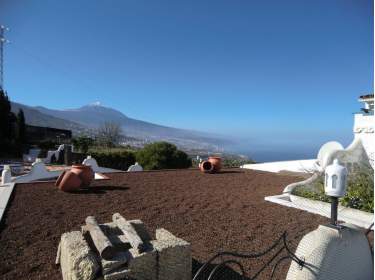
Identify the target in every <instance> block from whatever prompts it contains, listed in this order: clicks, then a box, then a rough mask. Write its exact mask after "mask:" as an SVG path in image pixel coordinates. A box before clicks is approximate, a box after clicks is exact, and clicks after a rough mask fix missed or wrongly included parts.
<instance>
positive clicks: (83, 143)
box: [72, 136, 94, 154]
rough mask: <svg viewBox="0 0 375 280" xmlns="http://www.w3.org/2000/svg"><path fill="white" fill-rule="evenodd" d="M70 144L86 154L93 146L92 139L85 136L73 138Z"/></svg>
mask: <svg viewBox="0 0 375 280" xmlns="http://www.w3.org/2000/svg"><path fill="white" fill-rule="evenodd" d="M72 143H73V145H74V147H75V148H76V149H77V150H79V151H80V152H81V153H84V154H86V153H87V151H88V150H89V148H90V147H91V146H92V145H93V144H94V139H92V138H90V137H87V136H79V137H76V138H73V139H72Z"/></svg>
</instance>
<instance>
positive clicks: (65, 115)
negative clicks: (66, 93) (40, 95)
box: [12, 103, 229, 150]
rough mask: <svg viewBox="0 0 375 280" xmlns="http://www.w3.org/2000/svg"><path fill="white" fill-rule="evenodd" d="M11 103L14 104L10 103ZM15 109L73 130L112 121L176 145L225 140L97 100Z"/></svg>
mask: <svg viewBox="0 0 375 280" xmlns="http://www.w3.org/2000/svg"><path fill="white" fill-rule="evenodd" d="M13 104H14V105H13ZM13 104H12V108H13V107H14V108H13V109H14V110H16V111H18V108H20V107H22V108H23V109H24V111H25V116H26V121H27V123H29V124H34V125H41V126H51V127H57V128H64V129H71V130H72V131H73V133H77V132H82V131H84V130H93V129H95V128H97V127H99V126H100V125H102V124H103V123H105V122H114V123H117V124H119V125H120V126H121V128H122V129H123V133H124V134H125V135H127V136H132V137H136V138H142V139H148V140H151V141H160V140H164V141H169V142H172V143H175V144H177V145H178V146H180V147H185V148H195V149H210V150H212V149H213V148H215V147H216V146H222V145H225V144H227V143H228V142H229V141H228V140H225V139H222V138H219V137H216V136H213V135H210V134H208V133H203V132H196V131H190V130H184V129H178V128H173V127H167V126H163V125H158V124H154V123H150V122H145V121H141V120H137V119H133V118H129V117H127V116H126V115H124V114H123V113H121V112H119V111H117V110H114V109H112V108H108V107H104V106H101V105H99V104H91V105H86V106H83V107H81V108H77V109H66V110H54V109H49V108H45V107H41V106H38V107H29V106H26V105H22V104H19V103H13Z"/></svg>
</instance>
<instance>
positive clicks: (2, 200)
mask: <svg viewBox="0 0 375 280" xmlns="http://www.w3.org/2000/svg"><path fill="white" fill-rule="evenodd" d="M15 185H16V183H9V184H5V185H0V223H1V220H2V218H3V215H4V212H5V210H6V208H7V204H8V202H9V199H10V196H11V195H12V192H13V189H14V186H15Z"/></svg>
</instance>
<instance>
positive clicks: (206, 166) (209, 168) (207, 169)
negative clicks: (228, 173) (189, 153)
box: [199, 161, 214, 173]
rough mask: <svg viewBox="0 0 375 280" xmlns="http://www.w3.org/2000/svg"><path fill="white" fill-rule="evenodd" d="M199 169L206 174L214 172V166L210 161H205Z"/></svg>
mask: <svg viewBox="0 0 375 280" xmlns="http://www.w3.org/2000/svg"><path fill="white" fill-rule="evenodd" d="M199 168H200V170H201V171H202V172H204V173H212V172H213V171H214V166H213V164H212V163H211V162H209V161H203V162H201V163H200V164H199Z"/></svg>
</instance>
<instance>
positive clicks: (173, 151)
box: [137, 142, 192, 170]
mask: <svg viewBox="0 0 375 280" xmlns="http://www.w3.org/2000/svg"><path fill="white" fill-rule="evenodd" d="M137 162H138V163H139V164H140V165H142V167H143V168H144V169H146V170H157V169H179V168H189V167H191V165H192V162H191V159H190V158H189V156H188V155H187V154H186V153H185V152H183V151H180V150H178V149H177V147H176V146H175V145H173V144H170V143H168V142H155V143H152V144H148V145H146V146H145V147H144V148H143V149H141V150H139V151H138V152H137Z"/></svg>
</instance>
